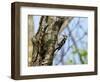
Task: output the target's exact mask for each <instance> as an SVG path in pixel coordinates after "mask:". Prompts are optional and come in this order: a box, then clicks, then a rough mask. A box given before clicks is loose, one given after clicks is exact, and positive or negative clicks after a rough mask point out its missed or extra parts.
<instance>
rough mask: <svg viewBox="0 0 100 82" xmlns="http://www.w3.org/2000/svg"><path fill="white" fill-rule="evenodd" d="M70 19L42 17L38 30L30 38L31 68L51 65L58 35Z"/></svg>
mask: <svg viewBox="0 0 100 82" xmlns="http://www.w3.org/2000/svg"><path fill="white" fill-rule="evenodd" d="M71 19H72V17H56V16H55V17H54V16H42V17H41V19H40V24H39V30H38V32H37V34H36V35H35V36H33V38H32V43H33V53H32V63H31V66H46V65H52V62H53V56H54V50H55V45H56V42H57V40H58V33H59V31H60V29H61V28H62V27H63V25H64V24H65V22H66V21H67V22H66V25H65V26H67V25H68V23H69V22H70V21H71Z"/></svg>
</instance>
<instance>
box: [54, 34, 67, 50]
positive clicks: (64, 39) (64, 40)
mask: <svg viewBox="0 0 100 82" xmlns="http://www.w3.org/2000/svg"><path fill="white" fill-rule="evenodd" d="M62 36H63V39H62V40H61V41H60V42H59V43H58V44H57V48H55V50H54V51H59V50H60V49H61V48H62V46H63V45H64V44H65V42H66V40H67V37H68V36H67V35H62Z"/></svg>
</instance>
